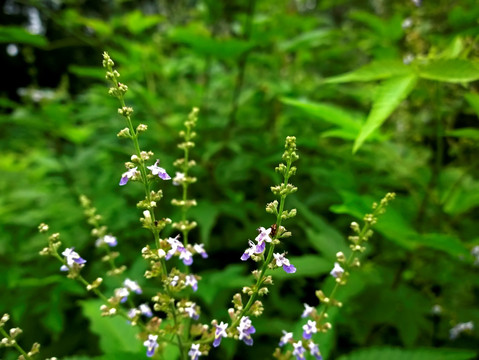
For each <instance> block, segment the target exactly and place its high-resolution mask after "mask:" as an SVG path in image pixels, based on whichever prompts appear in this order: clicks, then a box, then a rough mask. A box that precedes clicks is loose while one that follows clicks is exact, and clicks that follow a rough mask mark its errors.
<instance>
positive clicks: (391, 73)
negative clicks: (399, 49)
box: [324, 60, 414, 84]
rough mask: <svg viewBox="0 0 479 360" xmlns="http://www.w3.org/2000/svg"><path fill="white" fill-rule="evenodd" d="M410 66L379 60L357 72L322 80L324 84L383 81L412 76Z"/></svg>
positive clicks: (399, 62)
mask: <svg viewBox="0 0 479 360" xmlns="http://www.w3.org/2000/svg"><path fill="white" fill-rule="evenodd" d="M413 72H414V70H413V68H412V67H411V66H407V65H404V63H403V62H402V61H399V60H380V61H374V62H371V63H369V64H367V65H365V66H363V67H361V68H359V69H357V70H354V71H351V72H348V73H346V74H343V75H338V76H333V77H330V78H327V79H325V80H324V82H325V83H329V84H333V83H346V82H355V81H373V80H383V79H388V78H391V77H398V76H403V75H408V74H412V73H413Z"/></svg>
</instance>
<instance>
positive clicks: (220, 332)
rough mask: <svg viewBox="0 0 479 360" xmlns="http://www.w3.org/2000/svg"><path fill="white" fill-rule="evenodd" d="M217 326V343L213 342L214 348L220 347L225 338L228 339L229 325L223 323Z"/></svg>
mask: <svg viewBox="0 0 479 360" xmlns="http://www.w3.org/2000/svg"><path fill="white" fill-rule="evenodd" d="M215 326H216V331H215V341H213V346H214V347H218V346H220V343H221V339H222V338H224V337H228V334H226V329H227V328H228V324H226V323H224V322H223V321H222V322H221V324H219V325H215Z"/></svg>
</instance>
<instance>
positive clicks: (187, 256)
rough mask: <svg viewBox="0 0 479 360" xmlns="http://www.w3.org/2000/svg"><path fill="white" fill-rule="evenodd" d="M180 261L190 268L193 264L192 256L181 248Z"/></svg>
mask: <svg viewBox="0 0 479 360" xmlns="http://www.w3.org/2000/svg"><path fill="white" fill-rule="evenodd" d="M180 260H183V264H185V265H187V266H190V265H191V264H193V254H192V253H191V252H190V251H188V250H186V249H185V248H183V250H180Z"/></svg>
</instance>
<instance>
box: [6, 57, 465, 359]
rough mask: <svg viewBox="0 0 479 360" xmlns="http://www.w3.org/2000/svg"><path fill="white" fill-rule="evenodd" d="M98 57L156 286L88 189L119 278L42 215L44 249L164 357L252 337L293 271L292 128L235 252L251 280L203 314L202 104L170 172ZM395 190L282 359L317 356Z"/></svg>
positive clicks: (96, 230)
mask: <svg viewBox="0 0 479 360" xmlns="http://www.w3.org/2000/svg"><path fill="white" fill-rule="evenodd" d="M103 66H104V67H105V69H106V78H107V80H109V81H110V83H111V87H110V89H109V94H110V95H111V96H113V97H115V98H116V99H117V100H118V102H119V109H118V114H119V115H120V116H122V117H123V118H124V120H125V123H126V127H125V128H123V129H122V130H120V132H119V133H118V137H120V138H126V139H129V140H130V141H131V143H132V147H133V154H132V155H131V157H130V159H129V160H128V161H127V162H126V163H125V167H126V171H124V172H122V173H121V175H120V180H119V183H118V186H120V187H121V188H122V189H123V187H126V186H132V185H133V184H135V183H139V184H141V186H142V187H143V189H144V198H142V199H141V200H139V201H138V203H137V207H138V208H139V209H140V211H141V212H142V217H141V218H140V223H141V225H142V226H143V228H145V229H146V230H147V231H148V232H149V233H150V241H149V243H147V244H145V245H144V246H143V248H142V249H141V256H142V257H143V258H144V260H146V262H147V266H148V267H147V270H146V272H145V274H144V277H145V278H146V279H148V280H150V281H151V282H154V283H155V285H156V286H157V290H156V291H155V294H154V295H153V296H152V297H151V299H150V301H144V299H143V298H141V297H142V296H143V289H142V288H141V286H140V285H139V283H138V281H137V280H136V279H131V278H128V277H125V276H124V273H125V270H126V266H125V265H118V264H117V259H118V257H119V252H118V251H115V248H116V246H117V245H118V243H119V240H118V239H117V238H116V237H115V236H114V235H112V234H111V233H110V232H109V231H108V228H107V226H106V225H103V224H102V222H101V220H102V218H101V216H100V215H99V214H98V213H97V210H96V208H95V207H94V206H93V205H92V203H91V201H90V200H89V199H88V198H87V197H86V196H81V197H80V203H81V205H82V207H83V209H84V213H85V216H86V219H87V222H88V223H89V224H90V225H91V227H92V230H91V234H92V237H93V238H94V241H95V246H96V247H97V248H98V249H99V250H100V251H101V252H102V253H101V256H102V261H103V262H104V263H105V264H106V266H107V270H106V274H107V276H114V277H116V278H117V279H120V281H121V286H120V287H117V288H116V289H114V290H113V291H112V293H111V294H109V295H107V294H106V293H105V292H104V291H102V289H101V285H102V282H103V278H102V277H97V278H96V279H95V280H93V281H88V280H87V279H85V278H84V277H83V275H82V270H83V269H84V268H85V267H86V266H88V265H89V261H88V260H87V259H84V258H83V257H82V256H81V255H80V253H78V252H77V251H76V250H75V248H74V247H73V246H72V247H66V246H64V245H63V243H62V241H61V240H60V234H59V233H51V232H50V230H49V226H48V225H46V224H43V223H42V224H40V226H39V231H40V232H41V233H44V234H47V236H48V246H46V247H45V248H44V249H43V250H42V251H41V252H40V254H41V255H49V256H52V257H54V258H56V259H57V260H58V261H59V263H60V268H59V270H61V271H63V272H65V273H66V274H67V276H68V277H69V278H72V279H74V280H76V281H78V282H80V283H81V284H82V285H83V286H84V287H85V288H86V290H87V291H89V292H91V293H93V294H95V295H96V296H97V297H98V298H99V299H101V300H102V301H103V305H101V307H100V309H99V311H100V313H101V315H102V316H105V317H113V316H120V317H122V318H123V319H124V320H125V321H126V322H127V323H128V324H130V325H131V326H134V327H136V328H137V329H138V333H139V334H138V337H139V338H140V339H141V341H142V343H143V346H144V351H145V354H146V356H147V357H151V358H161V357H163V356H164V351H165V349H166V348H167V346H170V347H171V346H174V347H176V348H177V349H178V354H179V358H180V359H182V360H183V359H191V360H195V359H198V358H199V357H202V356H206V355H208V354H209V352H210V351H212V349H214V348H217V347H219V346H221V344H222V342H223V341H229V340H228V339H234V340H237V341H239V342H242V343H244V344H245V345H246V346H253V345H254V343H255V340H254V336H255V333H256V328H255V326H254V321H255V320H254V319H255V318H256V317H258V316H260V315H262V313H263V310H264V305H263V301H262V300H261V299H262V297H264V296H265V295H267V294H268V292H269V287H270V286H271V285H272V284H273V276H274V274H275V272H278V271H284V272H285V273H287V274H292V273H295V272H296V267H295V265H294V264H293V263H291V261H290V259H289V258H288V252H287V250H288V241H289V238H290V237H291V236H292V233H291V232H290V231H289V230H288V229H287V228H286V227H285V223H286V221H287V220H289V219H292V218H294V217H295V216H296V215H297V210H296V209H287V207H286V199H287V197H288V196H289V195H291V194H293V193H295V192H296V191H297V187H296V186H295V185H293V184H292V183H291V178H292V177H293V176H294V175H295V174H296V171H297V169H296V166H295V162H296V161H297V160H298V159H299V155H298V151H297V147H296V138H295V137H294V136H288V137H287V138H286V141H285V148H284V153H283V155H282V162H281V163H280V164H279V165H278V166H277V167H276V168H275V171H276V172H277V173H278V174H279V175H280V176H281V182H280V183H279V184H277V185H274V186H272V187H271V192H272V193H273V196H274V197H275V198H276V199H274V200H273V201H271V202H269V203H267V204H266V212H267V213H268V214H270V215H272V217H273V221H272V223H271V224H269V225H268V224H264V225H265V226H260V227H259V228H258V229H257V230H256V231H257V232H256V234H255V237H254V240H251V239H249V240H247V241H245V243H246V244H245V245H246V248H245V250H244V252H243V253H242V254H238V261H242V262H249V263H250V264H254V266H255V269H254V270H253V271H252V276H253V279H252V280H253V281H252V283H250V284H246V285H245V286H243V287H242V289H241V291H240V292H237V293H235V294H234V295H233V298H232V307H231V308H229V309H227V310H226V311H225V312H224V316H223V318H220V319H211V320H209V321H204V320H205V319H203V317H202V315H201V308H200V306H199V305H198V302H197V301H196V300H194V299H193V296H194V293H195V292H196V291H197V290H198V287H199V286H201V283H200V280H201V278H200V277H199V276H198V275H196V274H194V273H192V272H191V271H190V268H189V266H190V265H191V264H192V263H193V262H194V261H195V259H198V258H202V259H206V258H208V253H207V251H206V250H205V247H204V244H199V243H196V242H195V243H193V244H191V243H190V241H189V240H190V236H189V234H190V232H191V230H193V229H194V228H195V227H196V226H197V224H196V222H194V221H191V220H189V219H188V210H189V209H190V208H191V207H193V206H196V204H197V202H196V200H195V199H191V198H189V186H190V185H191V184H194V183H195V182H196V178H195V177H194V176H192V175H191V172H190V170H191V169H192V168H193V167H194V166H195V165H196V163H195V161H194V160H193V159H192V158H191V155H192V154H191V150H192V149H193V148H194V146H195V143H194V141H193V140H194V138H195V137H196V132H195V127H196V123H197V121H198V114H199V110H198V109H197V108H193V110H192V111H191V113H190V114H189V116H188V118H187V120H186V121H185V123H184V126H185V128H184V130H182V131H181V132H180V134H179V135H180V138H181V142H180V144H179V145H178V147H179V149H180V150H182V152H183V154H182V157H180V158H179V159H178V160H176V161H175V162H174V166H176V167H177V168H178V170H179V171H177V172H176V173H175V176H174V177H172V176H171V175H170V172H169V170H167V169H165V168H163V167H162V166H160V159H159V158H155V157H154V154H153V152H152V151H150V150H143V149H142V148H141V147H140V141H139V139H140V136H141V134H142V133H143V132H145V131H146V130H147V125H145V124H138V125H137V126H134V123H133V109H132V108H131V107H128V106H127V105H126V103H125V100H124V95H125V93H126V92H127V90H128V87H127V86H126V85H125V84H122V83H121V82H120V81H119V78H120V74H119V73H118V71H117V70H115V69H114V63H113V61H112V59H111V58H110V56H109V55H108V54H107V53H104V54H103ZM161 165H162V164H161ZM170 180H171V182H170ZM170 183H172V185H173V186H177V187H179V189H180V190H181V191H180V194H181V196H180V198H178V199H173V200H172V201H171V202H172V205H174V206H177V207H179V208H180V209H181V217H180V218H179V219H175V221H173V220H171V219H169V218H168V217H165V216H164V215H163V214H162V213H161V211H160V209H159V204H160V201H161V200H162V197H163V192H162V189H161V187H162V186H167V185H169V184H170ZM158 184H160V186H158ZM393 198H394V194H388V195H386V197H385V198H384V199H383V200H381V202H380V203H379V204H378V205H375V207H374V211H373V213H372V214H369V215H366V217H365V218H364V221H365V225H364V226H363V227H362V228H361V227H360V226H359V225H358V224H357V223H352V225H351V228H352V229H353V231H354V235H353V236H351V237H350V238H349V239H350V241H351V254H350V255H349V256H348V257H347V258H346V256H345V255H344V254H343V253H338V254H337V262H336V263H335V264H334V267H333V269H332V270H331V273H330V274H331V276H333V277H334V278H335V281H336V283H335V286H334V288H333V290H332V291H331V293H330V295H329V296H328V297H326V296H325V295H324V293H323V292H322V291H321V290H318V291H317V293H316V295H317V296H318V298H319V300H320V302H321V304H322V307H321V308H320V309H317V308H316V307H313V306H310V305H308V304H305V310H304V312H303V314H302V316H301V318H303V319H306V323H305V324H304V326H303V327H302V329H303V333H302V337H301V339H300V340H298V341H296V340H295V339H294V336H293V333H291V332H287V331H283V336H282V337H281V340H280V346H281V347H286V346H290V347H291V348H292V349H291V350H287V351H286V353H285V354H281V351H280V350H279V349H277V350H276V352H275V356H276V357H277V358H280V359H283V358H284V359H288V358H290V357H291V356H294V357H296V359H305V358H306V357H307V355H308V354H309V355H311V356H312V357H314V358H315V359H322V356H321V353H320V350H319V345H318V344H317V341H316V340H315V337H316V335H317V334H319V333H322V332H326V331H327V330H328V329H330V328H331V324H330V323H329V322H327V318H328V314H327V312H328V309H329V307H330V306H337V307H340V306H342V304H341V302H339V301H338V300H336V298H335V294H336V292H337V291H338V290H339V288H340V287H341V286H344V285H346V283H347V281H348V276H349V272H350V271H351V270H352V269H353V268H354V267H359V265H360V256H359V255H360V254H361V253H362V252H363V251H364V249H365V247H364V244H365V243H366V241H367V240H368V239H369V238H370V237H371V235H372V230H371V227H372V226H373V225H374V224H375V223H376V221H377V217H378V216H379V215H380V214H382V213H383V212H384V210H385V207H386V206H387V204H388V203H389V201H390V200H392V199H393ZM168 225H171V227H172V228H173V229H174V230H175V231H177V233H176V234H175V233H174V234H173V235H172V236H168V237H164V236H163V234H162V232H163V230H164V229H165V227H167V226H168ZM120 242H121V240H120ZM4 318H5V316H4ZM5 319H7V318H5ZM7 320H8V319H7ZM5 322H6V320H5V321H4V319H3V318H2V322H1V327H0V331H1V333H2V334H3V335H4V336H5V339H4V341H3V340H2V344H3V345H5V346H15V347H16V348H17V350H18V351H19V352H20V353H21V356H23V358H24V359H30V358H31V356H33V355H34V354H35V353H36V352H38V348H39V346H37V345H35V346H34V347H33V348H32V350H31V351H30V352H29V353H26V352H25V351H24V350H23V349H22V348H20V347H19V346H18V345H16V342H15V337H16V336H17V335H18V334H17V332H15V331H14V332H13V333H11V334H10V335H9V334H8V333H6V332H5V331H4V329H3V325H4V323H5ZM459 331H463V330H462V329H460V330H459ZM319 343H320V341H319ZM288 344H289V345H288Z"/></svg>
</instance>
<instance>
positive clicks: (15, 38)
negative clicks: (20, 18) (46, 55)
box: [0, 26, 48, 47]
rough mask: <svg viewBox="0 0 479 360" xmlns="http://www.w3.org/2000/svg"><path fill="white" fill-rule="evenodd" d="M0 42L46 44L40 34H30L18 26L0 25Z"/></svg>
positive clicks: (40, 45)
mask: <svg viewBox="0 0 479 360" xmlns="http://www.w3.org/2000/svg"><path fill="white" fill-rule="evenodd" d="M0 43H1V44H6V43H16V44H27V45H32V46H38V47H42V46H46V45H47V44H48V41H47V39H46V38H45V37H44V36H42V35H34V34H30V33H29V32H28V31H27V30H26V29H24V28H22V27H20V26H0Z"/></svg>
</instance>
